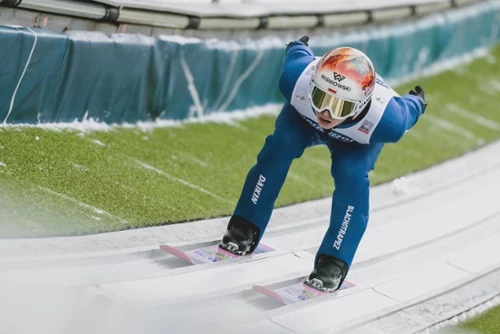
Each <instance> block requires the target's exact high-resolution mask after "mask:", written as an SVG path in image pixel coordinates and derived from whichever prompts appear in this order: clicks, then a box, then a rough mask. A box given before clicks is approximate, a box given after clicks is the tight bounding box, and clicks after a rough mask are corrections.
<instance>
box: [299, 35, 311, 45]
mask: <svg viewBox="0 0 500 334" xmlns="http://www.w3.org/2000/svg"><path fill="white" fill-rule="evenodd" d="M299 42H302V43H303V44H305V45H306V46H309V44H307V43H308V42H309V36H307V35H304V36H302V37H301V38H300V39H299Z"/></svg>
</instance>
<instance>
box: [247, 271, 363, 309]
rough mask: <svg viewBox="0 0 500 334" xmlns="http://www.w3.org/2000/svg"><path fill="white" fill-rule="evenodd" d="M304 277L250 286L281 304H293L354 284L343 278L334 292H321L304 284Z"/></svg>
mask: <svg viewBox="0 0 500 334" xmlns="http://www.w3.org/2000/svg"><path fill="white" fill-rule="evenodd" d="M305 279H307V278H306V277H303V278H301V279H300V281H299V282H297V280H293V281H292V282H291V283H287V284H286V285H285V286H283V285H281V286H280V287H274V288H273V287H266V286H262V285H254V286H253V287H252V288H253V290H254V291H257V292H259V293H261V294H263V295H266V296H268V297H271V298H273V299H275V300H277V301H279V302H281V303H282V304H285V305H288V304H295V303H299V302H302V301H305V300H310V299H313V298H317V297H321V296H325V295H330V294H335V292H337V291H340V290H345V289H349V288H352V287H354V286H356V285H355V284H354V283H352V282H349V281H347V280H345V281H344V282H343V283H342V286H341V287H340V289H338V290H337V291H335V292H323V291H319V290H316V289H314V288H312V287H310V286H308V285H306V284H305V283H304V282H305Z"/></svg>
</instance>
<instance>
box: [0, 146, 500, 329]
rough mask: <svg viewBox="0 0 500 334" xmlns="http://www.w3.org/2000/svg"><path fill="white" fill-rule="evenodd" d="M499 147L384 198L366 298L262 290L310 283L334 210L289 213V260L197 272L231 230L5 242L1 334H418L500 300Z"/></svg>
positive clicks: (363, 266)
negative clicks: (259, 288) (188, 259)
mask: <svg viewBox="0 0 500 334" xmlns="http://www.w3.org/2000/svg"><path fill="white" fill-rule="evenodd" d="M499 150H500V142H499V143H494V144H491V145H488V146H486V147H484V148H482V149H481V150H478V151H476V152H473V153H470V154H468V155H467V156H464V157H461V158H459V159H456V160H453V161H449V162H447V163H445V164H442V165H440V166H437V167H435V168H432V169H429V170H426V171H423V172H420V173H417V174H414V175H411V176H408V177H407V178H405V179H400V180H397V181H396V182H393V183H391V184H386V185H382V186H379V187H375V188H373V190H372V198H371V202H372V214H371V221H370V224H369V228H368V230H367V232H366V234H365V238H364V240H363V242H362V244H361V246H360V248H359V251H358V254H357V256H356V258H355V262H354V265H353V268H352V270H351V272H350V273H349V276H348V278H347V279H348V280H349V281H352V282H354V283H355V284H356V287H354V288H350V289H347V290H344V291H340V292H337V293H336V294H333V295H329V296H325V297H321V298H318V299H314V300H311V301H307V302H302V303H299V304H293V305H287V306H283V305H281V304H280V303H278V302H276V301H274V300H271V299H270V298H269V297H266V296H263V295H261V294H259V293H257V292H255V291H253V290H252V286H253V285H254V284H260V285H267V284H274V283H276V284H280V283H281V282H283V281H287V280H294V279H297V278H300V277H303V276H306V275H308V274H309V272H310V271H311V270H312V262H313V259H314V255H315V252H316V250H317V247H318V245H319V243H320V241H321V239H322V237H323V233H324V232H325V231H326V228H327V225H328V215H329V210H330V199H324V200H320V201H314V202H311V203H304V204H300V205H296V206H293V207H289V208H283V209H279V210H276V212H275V215H274V216H273V218H272V221H271V224H270V226H269V229H268V231H267V232H266V235H265V237H264V239H263V242H265V243H266V244H269V245H272V246H274V247H276V248H277V249H278V250H277V251H274V252H270V253H265V254H261V255H257V256H254V257H245V258H240V259H237V260H234V261H228V262H223V263H218V264H206V265H196V266H194V265H188V264H186V263H185V262H183V261H182V260H180V259H177V258H174V257H172V256H170V255H169V254H166V253H164V252H162V251H160V250H159V249H158V246H159V245H160V244H162V243H168V244H170V245H172V246H178V247H184V248H189V247H191V246H193V245H195V244H214V243H216V242H217V240H218V239H219V238H220V237H221V235H222V233H223V232H224V229H225V226H226V224H227V221H228V218H221V219H213V220H208V221H204V222H194V223H188V224H181V225H173V226H165V227H159V228H148V229H141V230H134V231H124V232H120V233H109V234H102V235H96V236H83V237H67V238H57V239H34V240H28V239H26V240H1V241H0V264H1V266H0V295H1V296H2V298H1V299H0V320H1V321H0V332H7V333H9V332H16V333H17V332H19V333H28V332H32V331H34V330H36V332H37V333H54V334H56V333H90V332H91V333H120V334H129V333H130V334H132V333H134V334H135V333H198V332H199V333H226V332H227V333H277V334H281V333H337V332H340V333H345V332H347V333H357V334H358V333H360V334H363V333H387V334H390V333H398V334H401V333H418V332H420V331H423V330H425V329H426V328H428V327H431V326H434V325H435V324H437V323H440V322H442V321H444V320H446V319H449V318H452V317H454V316H456V315H458V314H461V313H463V312H465V311H467V310H469V309H471V308H473V307H475V306H477V305H479V304H481V303H484V302H486V301H488V300H491V299H493V298H494V297H495V296H497V295H499V294H500V258H499V257H498V255H497V254H499V253H500V206H499V205H498V199H497V198H498V194H499V193H500V155H499V154H497V152H498V151H499Z"/></svg>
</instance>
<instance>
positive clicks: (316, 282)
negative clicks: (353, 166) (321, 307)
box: [304, 254, 347, 292]
mask: <svg viewBox="0 0 500 334" xmlns="http://www.w3.org/2000/svg"><path fill="white" fill-rule="evenodd" d="M346 274H347V265H346V263H345V262H344V261H341V260H338V259H336V258H334V257H332V256H329V255H325V254H321V255H319V257H318V262H317V264H316V267H315V268H314V270H313V271H312V273H311V274H310V275H309V278H308V280H306V281H305V282H304V283H305V284H306V285H307V286H310V287H311V288H313V289H316V290H319V291H322V292H334V291H335V290H338V289H339V288H340V286H341V284H342V282H343V281H344V278H345V275H346Z"/></svg>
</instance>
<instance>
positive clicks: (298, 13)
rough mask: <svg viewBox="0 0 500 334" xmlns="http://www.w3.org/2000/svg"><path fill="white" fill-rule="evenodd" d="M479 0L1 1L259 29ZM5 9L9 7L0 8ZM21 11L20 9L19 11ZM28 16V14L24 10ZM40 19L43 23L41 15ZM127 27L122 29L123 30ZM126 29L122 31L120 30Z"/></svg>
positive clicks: (156, 22) (357, 21)
mask: <svg viewBox="0 0 500 334" xmlns="http://www.w3.org/2000/svg"><path fill="white" fill-rule="evenodd" d="M479 1H481V0H373V1H364V0H350V1H341V0H328V1H325V0H310V1H296V0H291V1H290V0H289V1H287V0H246V1H245V0H183V1H179V0H177V1H169V0H163V1H160V0H142V1H141V0H135V1H132V0H128V1H127V0H95V1H90V0H79V1H77V0H0V6H3V7H11V10H12V9H13V10H14V11H13V14H12V15H8V14H7V15H3V16H0V24H12V23H13V22H11V21H12V20H6V19H5V18H6V17H7V18H12V16H15V15H14V14H16V13H17V14H19V15H18V18H22V17H23V15H21V14H20V13H19V10H25V11H27V12H31V13H36V14H37V15H38V14H41V15H45V16H47V15H49V16H50V15H51V14H52V15H58V16H62V17H65V18H77V19H83V20H87V21H92V22H95V23H110V24H113V25H123V24H125V25H128V24H132V25H140V26H145V27H162V28H171V29H200V30H207V29H208V30H217V29H218V30H258V29H293V28H317V27H335V26H346V25H361V24H366V23H377V22H385V21H394V20H403V19H407V18H411V17H417V16H421V15H425V14H428V13H434V12H438V11H443V10H446V9H449V8H453V7H458V6H462V5H466V4H468V3H472V2H479ZM2 10H6V9H1V8H0V11H2ZM16 11H17V12H16ZM24 16H28V17H29V13H24ZM38 21H41V22H37V23H38V24H40V25H41V26H43V20H38ZM122 30H123V29H122ZM122 32H123V31H122Z"/></svg>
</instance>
